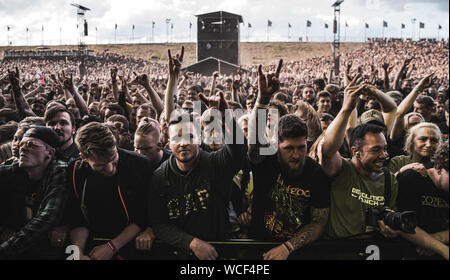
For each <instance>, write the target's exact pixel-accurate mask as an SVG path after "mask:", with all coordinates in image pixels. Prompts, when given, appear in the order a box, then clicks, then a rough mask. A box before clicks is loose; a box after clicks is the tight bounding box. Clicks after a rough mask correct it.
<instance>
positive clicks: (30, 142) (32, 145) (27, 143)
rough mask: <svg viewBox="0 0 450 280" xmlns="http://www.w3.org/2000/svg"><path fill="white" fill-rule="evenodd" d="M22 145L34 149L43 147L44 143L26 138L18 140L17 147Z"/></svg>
mask: <svg viewBox="0 0 450 280" xmlns="http://www.w3.org/2000/svg"><path fill="white" fill-rule="evenodd" d="M23 146H25V147H27V148H30V149H35V148H38V147H45V146H44V145H39V144H37V143H36V142H35V141H33V140H27V141H20V143H19V149H20V148H22V147H23Z"/></svg>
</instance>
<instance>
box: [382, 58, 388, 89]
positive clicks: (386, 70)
mask: <svg viewBox="0 0 450 280" xmlns="http://www.w3.org/2000/svg"><path fill="white" fill-rule="evenodd" d="M381 68H383V73H384V80H383V86H384V90H389V62H385V63H383V64H382V65H381Z"/></svg>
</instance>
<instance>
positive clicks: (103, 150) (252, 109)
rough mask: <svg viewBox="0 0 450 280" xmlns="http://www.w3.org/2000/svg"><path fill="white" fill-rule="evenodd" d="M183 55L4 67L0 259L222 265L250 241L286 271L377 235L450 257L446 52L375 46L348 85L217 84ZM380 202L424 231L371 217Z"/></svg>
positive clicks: (319, 66)
mask: <svg viewBox="0 0 450 280" xmlns="http://www.w3.org/2000/svg"><path fill="white" fill-rule="evenodd" d="M172 51H173V50H172ZM183 57H184V47H182V48H181V51H180V52H179V53H177V54H173V53H171V50H168V63H167V64H159V63H155V62H151V61H145V60H142V59H134V58H129V57H124V56H120V55H116V54H113V53H107V52H104V53H102V54H98V57H97V58H96V59H86V60H81V61H80V60H77V59H66V60H59V61H58V60H56V61H55V60H32V59H15V60H7V61H3V62H1V63H0V163H1V165H0V191H1V196H0V259H45V258H64V253H65V248H66V247H67V246H68V245H75V246H77V248H79V252H80V259H86V260H100V259H101V260H108V259H134V258H145V256H149V255H150V256H151V254H152V247H154V246H153V244H154V243H155V242H161V243H164V244H168V245H170V246H172V247H174V248H177V249H178V250H179V253H178V255H177V258H180V259H192V258H196V259H200V260H214V259H217V258H219V257H220V256H219V254H218V252H217V251H216V249H215V248H214V246H213V244H211V243H210V242H208V241H219V240H226V239H236V238H238V239H239V238H241V239H242V238H252V239H256V240H266V241H276V242H279V245H277V246H274V247H273V248H272V249H271V250H268V251H267V252H265V253H264V254H263V255H262V256H261V258H262V259H265V260H283V259H288V258H289V256H290V255H291V254H292V253H293V252H301V250H302V248H303V247H304V246H306V245H308V244H310V243H312V242H314V241H316V240H319V239H331V240H333V239H341V238H350V237H353V236H357V235H360V234H364V233H367V232H369V233H376V234H380V235H381V236H383V238H388V239H394V240H395V239H396V238H397V239H405V240H408V241H409V242H410V243H411V244H412V246H414V248H415V249H416V252H415V253H416V254H417V258H444V259H447V260H448V259H449V249H448V240H449V234H448V233H449V231H448V229H449V220H448V217H449V193H448V187H449V179H448V168H449V164H448V133H449V101H448V99H449V96H448V95H449V92H448V91H449V90H448V86H449V72H448V65H449V54H448V42H442V41H441V42H427V41H420V42H397V41H395V42H385V41H374V42H369V43H366V44H365V45H363V46H362V47H361V48H359V49H356V50H354V51H351V52H347V53H342V54H341V56H340V63H341V65H340V68H339V69H340V71H339V73H338V74H337V75H336V73H334V61H333V59H332V58H331V57H330V56H329V57H313V58H308V59H299V60H297V61H289V62H286V61H283V60H280V61H279V62H278V64H268V65H264V66H262V65H243V66H242V68H244V69H247V70H248V71H237V72H236V73H235V74H232V75H225V74H221V73H219V72H214V73H213V74H212V75H211V76H208V75H202V74H199V73H191V72H186V71H182V67H183ZM380 207H384V208H382V209H383V210H381V212H383V211H384V212H385V213H387V212H389V213H394V212H395V211H397V212H403V211H414V213H415V216H414V217H415V219H413V220H414V221H415V222H413V223H412V225H413V226H412V228H407V226H405V225H403V226H402V225H397V226H398V227H396V226H395V225H393V224H392V223H388V221H387V220H386V219H383V217H384V216H381V217H376V219H375V220H376V222H375V223H370V222H369V221H368V218H367V213H368V212H370V211H369V210H373V209H381V208H380ZM392 211H394V212H392ZM143 252H146V253H147V254H142V253H143ZM143 256H144V257H143Z"/></svg>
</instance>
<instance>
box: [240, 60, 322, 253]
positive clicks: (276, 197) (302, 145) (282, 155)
mask: <svg viewBox="0 0 450 280" xmlns="http://www.w3.org/2000/svg"><path fill="white" fill-rule="evenodd" d="M281 65H282V60H280V63H279V64H278V68H277V72H276V73H275V74H267V75H264V74H263V73H262V70H261V67H260V68H259V69H258V73H259V75H258V76H259V90H258V97H257V101H256V105H255V109H254V110H253V111H252V114H251V117H250V120H249V121H248V122H249V125H250V124H253V123H255V124H256V123H257V120H256V118H257V115H258V113H257V111H258V109H265V110H267V107H268V105H269V100H270V99H271V97H272V95H273V93H274V92H276V90H277V88H278V87H279V82H278V76H279V72H280V69H281ZM256 133H257V130H256V129H255V127H249V139H255V138H252V137H256V135H257V134H256ZM277 136H278V145H277V149H276V153H274V154H272V155H263V153H262V151H261V147H262V146H263V145H264V143H259V141H258V142H257V143H256V145H249V159H250V162H251V168H252V172H253V180H254V197H253V205H252V221H251V230H250V236H252V237H254V238H257V239H263V240H267V239H270V240H277V241H282V242H284V243H282V244H281V245H279V246H277V247H275V248H273V249H271V250H269V251H268V252H266V253H264V254H263V257H264V259H265V260H285V259H287V258H288V257H289V255H290V254H291V253H292V252H294V251H296V250H298V249H300V248H302V247H303V246H305V245H306V244H309V243H311V242H313V241H315V240H317V239H318V238H319V237H320V236H321V234H322V233H323V232H324V230H325V225H326V223H327V220H328V213H329V194H330V193H329V187H330V183H329V180H328V179H327V178H326V176H325V175H324V173H323V171H322V170H321V167H320V165H319V164H317V163H316V162H314V160H312V159H311V158H309V157H308V156H307V137H308V128H307V126H306V124H305V123H304V122H303V121H302V120H301V119H300V117H299V116H297V115H294V114H288V115H285V116H283V117H281V119H280V121H279V123H278V135H277ZM257 139H258V138H257ZM266 141H267V140H266ZM249 143H252V142H251V140H250V141H249Z"/></svg>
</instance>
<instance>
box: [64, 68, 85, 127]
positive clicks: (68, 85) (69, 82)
mask: <svg viewBox="0 0 450 280" xmlns="http://www.w3.org/2000/svg"><path fill="white" fill-rule="evenodd" d="M64 88H65V89H66V90H67V91H68V92H69V93H70V94H71V95H72V96H73V99H74V100H75V103H76V104H77V107H78V109H80V117H81V118H82V117H83V116H85V115H88V114H89V111H88V107H87V105H86V101H84V99H83V97H82V96H81V95H80V94H79V93H78V91H77V90H76V89H75V86H74V85H73V76H72V75H70V77H67V78H66V79H65V80H64Z"/></svg>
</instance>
